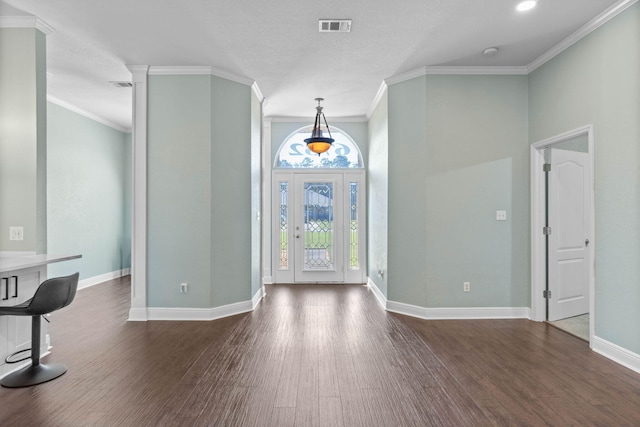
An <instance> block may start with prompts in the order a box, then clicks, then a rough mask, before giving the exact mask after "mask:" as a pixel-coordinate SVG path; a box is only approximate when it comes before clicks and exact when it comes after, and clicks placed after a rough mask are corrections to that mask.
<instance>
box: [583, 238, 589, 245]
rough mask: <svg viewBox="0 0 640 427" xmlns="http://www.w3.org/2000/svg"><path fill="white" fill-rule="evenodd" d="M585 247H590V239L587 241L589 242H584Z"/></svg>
mask: <svg viewBox="0 0 640 427" xmlns="http://www.w3.org/2000/svg"><path fill="white" fill-rule="evenodd" d="M584 246H585V247H587V246H589V239H587V240H585V241H584Z"/></svg>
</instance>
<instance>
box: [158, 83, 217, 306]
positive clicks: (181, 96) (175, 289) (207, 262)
mask: <svg viewBox="0 0 640 427" xmlns="http://www.w3.org/2000/svg"><path fill="white" fill-rule="evenodd" d="M147 150H148V151H147V161H148V178H147V179H148V181H147V185H148V193H147V197H148V199H147V204H148V208H147V209H148V217H147V218H148V219H147V221H148V222H147V228H148V231H147V233H148V234H147V236H148V237H147V239H148V246H147V247H148V249H147V257H148V267H147V271H148V290H147V299H148V305H149V306H150V307H197V308H205V307H210V306H211V302H210V301H211V178H212V167H211V152H212V150H211V78H210V76H149V80H148V143H147ZM181 283H187V284H188V285H189V292H188V293H187V294H180V293H179V289H180V288H179V287H180V284H181Z"/></svg>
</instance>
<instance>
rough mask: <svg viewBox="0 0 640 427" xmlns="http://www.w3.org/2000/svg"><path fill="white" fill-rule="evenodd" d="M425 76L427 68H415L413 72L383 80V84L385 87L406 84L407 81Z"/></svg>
mask: <svg viewBox="0 0 640 427" xmlns="http://www.w3.org/2000/svg"><path fill="white" fill-rule="evenodd" d="M425 75H427V67H420V68H416V69H415V70H411V71H407V72H406V73H401V74H396V75H394V76H391V77H387V78H386V79H384V80H383V83H385V84H386V85H387V86H391V85H394V84H396V83H402V82H406V81H407V80H411V79H415V78H416V77H422V76H425Z"/></svg>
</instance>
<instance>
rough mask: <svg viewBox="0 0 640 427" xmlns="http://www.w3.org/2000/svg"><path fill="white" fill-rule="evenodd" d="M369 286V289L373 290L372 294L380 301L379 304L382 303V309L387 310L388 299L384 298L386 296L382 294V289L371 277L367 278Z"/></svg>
mask: <svg viewBox="0 0 640 427" xmlns="http://www.w3.org/2000/svg"><path fill="white" fill-rule="evenodd" d="M367 286H368V287H369V289H371V292H373V295H374V296H375V297H376V300H377V301H378V303H380V305H381V306H382V308H384V309H385V310H386V309H387V297H385V296H384V294H383V293H382V291H381V290H380V288H378V286H377V285H376V283H375V282H374V281H373V280H371V278H370V277H367Z"/></svg>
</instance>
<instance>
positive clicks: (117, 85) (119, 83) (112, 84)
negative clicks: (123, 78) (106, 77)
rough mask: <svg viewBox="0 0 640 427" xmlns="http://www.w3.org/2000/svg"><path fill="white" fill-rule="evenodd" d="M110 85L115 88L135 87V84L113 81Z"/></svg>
mask: <svg viewBox="0 0 640 427" xmlns="http://www.w3.org/2000/svg"><path fill="white" fill-rule="evenodd" d="M109 84H110V85H111V86H113V87H133V84H132V83H131V82H116V81H111V82H109Z"/></svg>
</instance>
